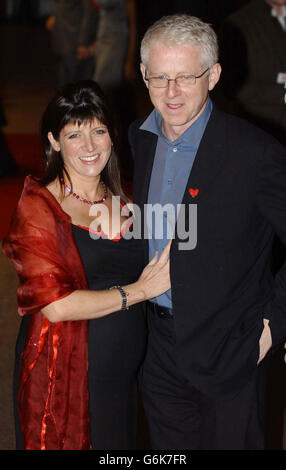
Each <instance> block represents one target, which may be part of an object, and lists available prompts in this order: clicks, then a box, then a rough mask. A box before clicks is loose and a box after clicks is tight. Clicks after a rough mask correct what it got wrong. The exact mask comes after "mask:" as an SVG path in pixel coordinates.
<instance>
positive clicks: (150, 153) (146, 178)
mask: <svg viewBox="0 0 286 470" xmlns="http://www.w3.org/2000/svg"><path fill="white" fill-rule="evenodd" d="M139 132H140V133H141V134H142V135H140V139H139V141H140V147H139V148H138V153H137V154H138V157H139V158H138V159H137V168H136V173H137V174H136V178H135V180H136V181H138V182H140V184H139V185H138V187H136V188H134V192H135V193H136V200H137V201H138V202H139V204H146V203H147V198H148V190H149V183H150V178H151V172H152V168H153V162H154V157H155V152H156V146H157V140H158V137H157V136H156V135H155V134H152V133H151V132H147V131H143V130H139Z"/></svg>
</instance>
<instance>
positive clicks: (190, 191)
mask: <svg viewBox="0 0 286 470" xmlns="http://www.w3.org/2000/svg"><path fill="white" fill-rule="evenodd" d="M189 193H190V195H191V196H192V197H196V196H197V195H198V194H199V190H198V189H192V188H190V189H189Z"/></svg>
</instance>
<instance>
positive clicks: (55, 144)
mask: <svg viewBox="0 0 286 470" xmlns="http://www.w3.org/2000/svg"><path fill="white" fill-rule="evenodd" d="M48 139H49V141H50V144H51V146H52V147H53V149H54V150H55V151H56V152H59V151H60V150H61V146H60V144H59V142H58V141H57V140H56V139H55V138H54V136H53V134H52V133H51V132H48Z"/></svg>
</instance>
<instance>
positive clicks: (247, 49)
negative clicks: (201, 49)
mask: <svg viewBox="0 0 286 470" xmlns="http://www.w3.org/2000/svg"><path fill="white" fill-rule="evenodd" d="M220 36H221V62H222V65H223V68H224V74H223V85H224V86H223V89H224V92H225V95H226V97H227V98H228V100H231V101H232V108H233V110H234V111H235V112H236V113H239V114H240V115H241V116H245V117H247V118H248V119H251V120H252V121H253V122H254V123H255V124H257V125H259V127H263V128H264V129H265V130H267V132H269V133H271V134H272V135H274V136H275V137H276V138H278V139H279V140H280V141H281V142H282V143H283V144H284V145H285V144H286V101H285V93H286V90H285V86H286V0H251V2H249V3H248V4H247V5H245V6H244V7H243V8H241V9H240V10H238V11H237V12H235V13H233V14H232V15H230V16H229V17H228V18H227V19H226V21H225V22H224V24H223V25H222V28H221V32H220Z"/></svg>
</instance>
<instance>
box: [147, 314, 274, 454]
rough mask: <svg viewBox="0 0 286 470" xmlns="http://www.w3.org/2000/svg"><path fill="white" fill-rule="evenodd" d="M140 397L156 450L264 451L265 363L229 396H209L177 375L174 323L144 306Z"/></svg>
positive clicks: (168, 317) (167, 317)
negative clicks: (146, 326)
mask: <svg viewBox="0 0 286 470" xmlns="http://www.w3.org/2000/svg"><path fill="white" fill-rule="evenodd" d="M148 323H149V340H148V349H147V355H146V359H145V361H144V365H143V370H142V384H141V388H142V398H143V403H144V408H145V412H146V416H147V420H148V425H149V432H150V438H151V443H152V448H153V449H156V450H167V449H169V450H171V449H173V450H178V449H184V450H211V449H212V450H246V449H252V450H254V449H263V447H264V436H263V435H264V432H263V422H264V399H265V389H266V377H267V363H268V361H263V362H262V363H261V364H260V365H259V366H258V367H257V369H256V371H255V372H254V374H253V377H252V378H251V380H250V381H249V382H248V383H247V384H246V385H245V386H244V387H243V388H242V389H240V390H238V391H237V392H236V393H235V392H234V394H233V395H232V396H231V397H219V398H218V397H210V396H207V395H205V394H204V393H202V392H201V391H199V390H197V389H196V388H195V387H193V386H192V385H190V383H189V382H188V381H187V380H186V379H185V378H184V377H182V376H181V375H180V373H179V372H178V368H177V364H176V352H175V338H174V327H173V326H174V320H173V318H172V317H170V316H164V315H161V316H160V315H157V314H156V313H154V311H152V310H151V309H150V308H149V312H148Z"/></svg>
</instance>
